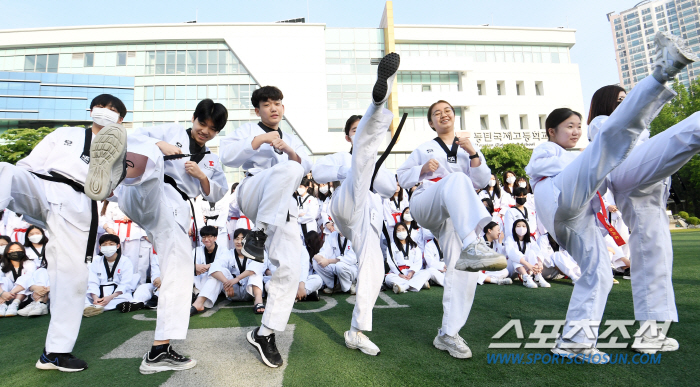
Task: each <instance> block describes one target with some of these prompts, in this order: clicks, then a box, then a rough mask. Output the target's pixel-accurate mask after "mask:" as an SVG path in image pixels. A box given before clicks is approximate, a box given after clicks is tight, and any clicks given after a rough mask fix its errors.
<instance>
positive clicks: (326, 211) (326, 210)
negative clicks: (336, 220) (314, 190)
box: [314, 176, 333, 237]
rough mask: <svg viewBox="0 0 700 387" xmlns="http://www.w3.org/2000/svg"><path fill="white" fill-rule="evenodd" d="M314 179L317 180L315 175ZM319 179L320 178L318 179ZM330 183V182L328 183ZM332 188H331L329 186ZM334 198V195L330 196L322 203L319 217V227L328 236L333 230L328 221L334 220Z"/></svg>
mask: <svg viewBox="0 0 700 387" xmlns="http://www.w3.org/2000/svg"><path fill="white" fill-rule="evenodd" d="M314 180H316V177H315V176H314ZM316 181H318V180H316ZM328 184H330V183H328ZM329 190H330V188H329ZM332 198H333V195H332V194H331V196H328V197H327V198H326V200H324V201H322V202H321V204H320V210H319V217H318V229H319V230H321V232H322V233H323V234H325V235H324V237H325V236H328V235H329V234H330V233H331V231H330V230H329V229H327V228H326V223H328V222H332V221H333V219H332V218H331V199H332Z"/></svg>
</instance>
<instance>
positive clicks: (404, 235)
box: [396, 231, 408, 241]
mask: <svg viewBox="0 0 700 387" xmlns="http://www.w3.org/2000/svg"><path fill="white" fill-rule="evenodd" d="M396 237H397V238H399V240H400V241H403V240H406V238H407V237H408V232H406V231H399V232H397V233H396Z"/></svg>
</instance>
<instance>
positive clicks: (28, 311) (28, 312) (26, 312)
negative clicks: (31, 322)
mask: <svg viewBox="0 0 700 387" xmlns="http://www.w3.org/2000/svg"><path fill="white" fill-rule="evenodd" d="M39 304H41V302H39V301H32V302H31V303H29V305H27V306H25V307H24V308H22V309H20V310H19V311H17V314H18V315H20V316H22V317H29V316H40V315H41V314H32V313H33V310H34V309H35V308H41V307H40V306H39ZM44 314H46V313H44Z"/></svg>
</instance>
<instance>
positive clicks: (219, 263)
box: [207, 246, 236, 275]
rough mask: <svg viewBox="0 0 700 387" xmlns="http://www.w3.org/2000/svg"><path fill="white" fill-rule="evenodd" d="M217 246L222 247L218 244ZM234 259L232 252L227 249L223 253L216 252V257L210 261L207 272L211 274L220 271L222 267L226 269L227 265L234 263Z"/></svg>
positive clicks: (230, 265)
mask: <svg viewBox="0 0 700 387" xmlns="http://www.w3.org/2000/svg"><path fill="white" fill-rule="evenodd" d="M219 248H222V247H221V246H219ZM235 260H236V259H235V258H234V256H233V253H231V251H230V250H227V251H226V252H225V253H224V254H217V256H216V258H214V262H212V263H211V266H210V267H209V271H208V272H207V274H209V275H212V274H214V273H216V272H217V271H222V270H223V269H228V268H229V267H232V266H233V265H235V264H236V263H235V262H234V261H235Z"/></svg>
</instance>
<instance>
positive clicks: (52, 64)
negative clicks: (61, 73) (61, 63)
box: [46, 54, 58, 73]
mask: <svg viewBox="0 0 700 387" xmlns="http://www.w3.org/2000/svg"><path fill="white" fill-rule="evenodd" d="M46 71H47V72H49V73H57V72H58V54H51V55H49V65H48V67H47V69H46Z"/></svg>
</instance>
